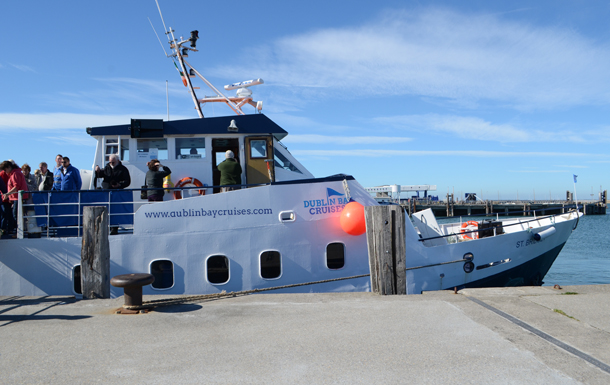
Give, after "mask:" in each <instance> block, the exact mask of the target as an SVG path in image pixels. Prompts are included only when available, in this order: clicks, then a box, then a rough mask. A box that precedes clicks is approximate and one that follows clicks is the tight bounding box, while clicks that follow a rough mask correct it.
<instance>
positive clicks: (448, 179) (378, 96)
mask: <svg viewBox="0 0 610 385" xmlns="http://www.w3.org/2000/svg"><path fill="white" fill-rule="evenodd" d="M159 2H160V5H161V9H162V11H163V14H164V16H165V21H166V24H167V25H168V26H171V27H173V28H174V29H175V30H176V32H177V34H178V35H184V36H187V35H188V33H189V31H191V30H193V29H198V30H199V31H200V39H199V41H198V43H197V48H198V49H199V50H200V52H198V53H192V54H191V55H190V57H189V62H190V63H191V64H193V65H194V66H195V67H196V68H197V69H198V70H199V71H200V72H202V73H203V74H204V76H206V77H207V78H208V79H209V80H210V81H211V82H212V83H213V84H214V85H216V86H217V87H218V88H221V87H222V86H223V85H225V84H229V83H233V82H237V81H243V80H248V79H254V78H262V79H264V81H265V84H264V85H260V86H256V87H254V88H253V91H254V96H255V99H256V100H262V101H263V102H264V109H263V112H264V113H265V114H266V115H267V116H269V117H270V118H271V119H272V120H274V121H275V122H276V123H278V124H279V125H280V126H282V127H283V128H284V129H286V130H287V131H288V132H289V133H290V135H289V136H288V137H287V138H286V139H285V140H284V143H285V144H286V145H287V146H288V148H289V150H290V151H291V152H292V153H293V154H295V156H297V158H298V159H299V160H300V161H301V162H302V163H303V164H304V165H305V166H306V167H307V168H308V169H309V170H310V171H312V172H313V174H314V175H316V176H320V177H322V176H327V175H332V174H336V173H346V174H352V175H354V176H355V177H356V179H358V180H359V181H360V183H362V184H363V185H364V186H376V185H381V184H402V185H407V184H434V185H437V186H438V190H437V192H436V193H434V195H436V194H438V195H440V196H443V197H444V195H445V194H446V193H447V192H448V191H450V192H451V191H454V192H455V194H456V195H457V194H460V195H462V196H463V193H464V192H477V193H478V194H479V195H481V194H482V196H483V198H484V199H497V198H498V196H499V197H500V198H502V199H516V198H517V196H518V197H519V198H521V199H523V198H533V197H534V194H535V197H536V199H547V198H549V197H552V198H553V199H561V198H564V197H565V191H566V190H572V189H573V182H572V174H577V175H578V176H579V177H578V184H577V194H578V198H580V199H585V198H589V197H590V195H591V194H592V193H593V194H594V195H595V196H597V193H598V192H599V191H600V186H601V187H602V188H603V189H608V188H609V187H610V173H609V172H608V171H609V168H610V167H609V166H610V151H609V150H608V147H609V145H610V121H609V116H610V115H609V112H610V108H609V105H610V25H609V24H608V22H607V20H609V19H610V3H608V2H604V1H561V0H559V1H557V0H555V1H537V2H530V1H503V2H489V1H467V2H466V1H464V2H458V1H391V0H390V1H349V2H348V1H328V0H326V1H318V0H313V1H307V2H289V1H264V0H261V1H257V2H251V1H231V2H219V1H192V2H172V1H169V0H160V1H159ZM496 3H497V4H496ZM1 7H2V8H1V9H2V12H0V25H1V26H2V28H3V31H4V34H3V36H4V39H3V41H2V55H1V56H0V89H1V90H2V92H1V93H0V133H1V135H2V136H1V138H2V139H1V140H0V158H3V159H7V158H13V159H15V161H17V163H19V164H22V163H26V162H27V163H29V164H30V165H37V164H38V163H39V162H40V161H43V160H44V161H46V162H47V163H49V164H52V163H53V159H54V157H55V155H56V154H57V153H62V154H64V155H68V156H70V158H71V160H72V163H73V164H74V165H75V166H77V167H79V168H85V169H90V168H91V165H92V161H93V155H94V149H95V147H94V146H95V142H94V140H93V139H91V138H90V137H89V136H88V135H87V134H86V133H85V128H86V127H88V126H92V127H95V126H102V125H109V124H125V123H127V122H129V119H131V118H167V113H166V94H165V84H166V80H167V81H168V82H169V100H170V102H169V104H170V118H171V119H172V120H173V119H181V118H194V117H196V116H197V115H196V112H195V110H194V108H193V104H192V101H191V99H190V96H189V94H188V93H187V92H186V89H185V88H184V87H183V86H182V83H181V80H180V78H179V76H178V75H177V73H176V71H175V69H174V67H173V64H172V61H171V60H170V59H167V58H165V56H164V53H163V51H162V48H161V46H160V45H159V41H158V40H157V37H156V36H155V35H154V32H153V30H152V28H151V26H150V23H149V21H148V18H150V20H151V21H152V23H153V24H154V26H155V28H156V29H157V31H158V32H159V33H161V32H162V29H163V26H162V23H161V20H160V18H159V15H158V11H157V8H156V5H155V2H154V0H146V1H114V0H108V1H103V2H89V1H54V2H51V1H28V0H24V1H20V2H2V4H1ZM180 7H183V8H180ZM161 37H162V39H163V40H162V41H164V44H166V43H165V38H164V36H161ZM197 85H199V86H201V87H202V89H201V91H200V94H199V96H203V95H211V92H209V91H207V90H206V89H204V87H205V85H203V84H197ZM233 92H234V91H226V93H227V94H231V93H233ZM246 111H247V112H248V113H253V112H254V110H253V109H246ZM203 112H204V114H205V115H206V116H209V117H211V116H225V115H231V114H232V112H231V110H229V108H228V107H226V106H225V105H224V104H207V105H205V106H204V107H203Z"/></svg>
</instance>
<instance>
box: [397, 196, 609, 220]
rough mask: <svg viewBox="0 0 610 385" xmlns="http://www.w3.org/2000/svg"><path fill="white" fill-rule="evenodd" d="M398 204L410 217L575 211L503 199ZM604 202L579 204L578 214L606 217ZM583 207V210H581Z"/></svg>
mask: <svg viewBox="0 0 610 385" xmlns="http://www.w3.org/2000/svg"><path fill="white" fill-rule="evenodd" d="M400 205H401V206H403V207H405V208H406V209H407V211H408V212H409V214H411V213H414V212H417V211H422V210H425V209H432V211H433V212H434V215H435V216H437V217H455V216H467V215H484V214H499V215H523V216H533V215H551V214H562V213H565V212H568V211H569V210H570V209H574V208H576V202H572V201H533V200H532V201H530V200H506V201H491V200H490V201H476V202H466V201H454V200H451V199H449V200H445V201H429V200H425V199H401V200H400ZM606 206H607V204H606V203H605V202H591V201H584V202H578V207H579V209H580V211H582V212H584V213H585V215H605V214H606ZM583 208H584V211H583Z"/></svg>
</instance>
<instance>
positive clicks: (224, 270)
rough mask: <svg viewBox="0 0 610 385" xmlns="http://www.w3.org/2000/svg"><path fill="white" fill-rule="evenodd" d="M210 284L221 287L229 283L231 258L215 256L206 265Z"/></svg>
mask: <svg viewBox="0 0 610 385" xmlns="http://www.w3.org/2000/svg"><path fill="white" fill-rule="evenodd" d="M206 270H207V277H208V282H210V283H211V284H214V285H219V284H223V283H227V282H229V258H227V257H225V256H224V255H213V256H211V257H210V258H208V261H207V263H206Z"/></svg>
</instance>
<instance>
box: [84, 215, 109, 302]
mask: <svg viewBox="0 0 610 385" xmlns="http://www.w3.org/2000/svg"><path fill="white" fill-rule="evenodd" d="M80 271H81V289H82V293H83V298H86V299H91V298H110V245H109V243H108V212H107V211H106V207H104V206H87V207H84V208H83V243H82V249H81V254H80Z"/></svg>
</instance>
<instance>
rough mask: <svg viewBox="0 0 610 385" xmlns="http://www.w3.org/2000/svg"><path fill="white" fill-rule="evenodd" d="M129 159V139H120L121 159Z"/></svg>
mask: <svg viewBox="0 0 610 385" xmlns="http://www.w3.org/2000/svg"><path fill="white" fill-rule="evenodd" d="M124 160H129V139H121V161H124Z"/></svg>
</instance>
